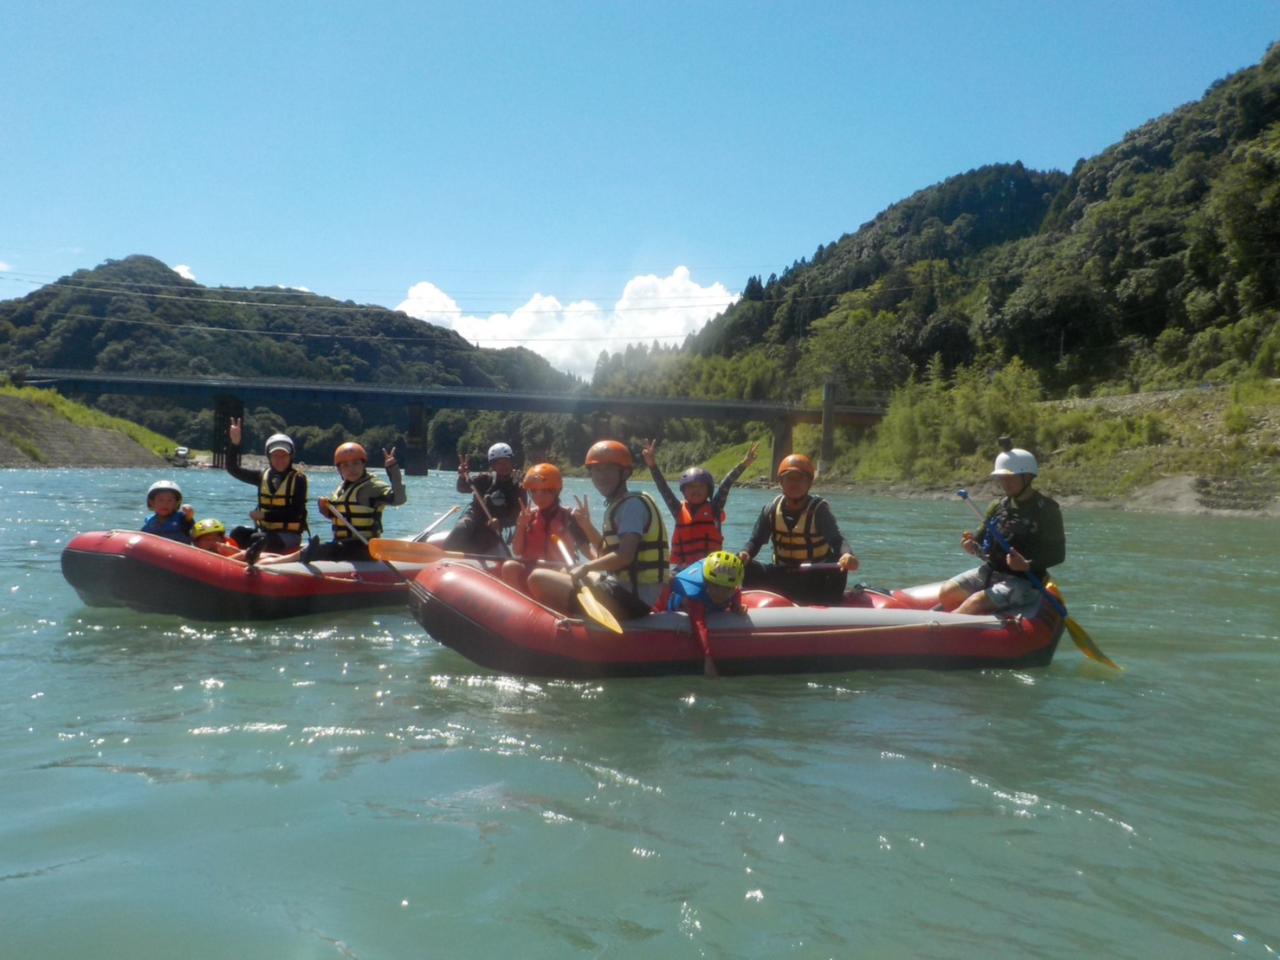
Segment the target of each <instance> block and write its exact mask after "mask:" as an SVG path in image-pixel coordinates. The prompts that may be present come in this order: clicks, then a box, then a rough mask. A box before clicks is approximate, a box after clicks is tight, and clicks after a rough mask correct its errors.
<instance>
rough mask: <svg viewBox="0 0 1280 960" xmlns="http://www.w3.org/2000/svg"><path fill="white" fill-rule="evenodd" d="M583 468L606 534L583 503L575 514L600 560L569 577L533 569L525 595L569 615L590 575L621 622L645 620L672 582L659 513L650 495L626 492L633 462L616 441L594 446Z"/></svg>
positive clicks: (575, 568) (590, 581)
mask: <svg viewBox="0 0 1280 960" xmlns="http://www.w3.org/2000/svg"><path fill="white" fill-rule="evenodd" d="M586 467H587V470H588V472H589V473H590V474H591V482H592V483H593V484H594V485H595V488H596V490H597V491H599V492H600V494H601V495H603V496H604V500H605V512H604V519H603V521H602V522H601V527H602V528H603V530H604V532H603V533H601V532H600V531H599V530H596V528H595V527H594V526H592V524H591V516H590V512H589V511H588V509H587V505H586V504H585V503H579V505H578V508H577V509H575V510H574V511H573V515H574V518H575V519H576V520H577V521H578V523H579V524H580V525H581V526H582V529H583V530H584V531H585V532H586V534H587V537H588V538H589V539H590V540H591V544H592V546H594V547H595V548H596V551H597V553H598V554H599V556H597V557H596V559H594V560H589V561H587V562H586V563H580V564H578V565H577V566H576V567H573V568H571V569H570V570H569V571H568V572H567V573H561V572H560V571H558V570H545V569H540V570H534V571H533V572H532V573H530V574H529V590H530V592H531V593H532V594H533V595H534V596H535V597H538V598H539V599H541V600H542V602H543V603H546V604H547V605H548V606H552V607H557V608H558V609H561V610H568V609H570V601H571V598H572V599H576V594H575V590H576V589H577V588H578V587H579V586H580V585H581V583H582V581H583V580H584V578H587V577H588V575H590V576H591V579H590V580H589V581H588V582H589V583H590V584H592V586H593V588H594V591H593V592H594V593H596V594H597V595H598V596H599V598H600V600H601V602H603V603H604V605H605V606H606V607H608V608H610V610H612V611H613V612H614V613H615V614H616V615H617V617H618V619H619V620H629V619H631V618H633V617H641V616H644V615H645V614H647V613H648V612H649V610H650V609H651V608H652V606H653V604H654V601H656V600H657V599H658V594H659V593H660V592H661V590H662V585H663V584H664V583H665V582H666V581H667V580H669V579H670V568H669V565H668V563H667V528H666V526H665V525H664V524H663V522H662V512H661V511H660V510H659V509H658V505H657V504H656V503H654V502H653V499H652V498H651V497H650V496H649V495H648V494H646V493H643V492H641V491H637V490H628V489H627V478H628V477H630V476H631V471H632V470H633V469H634V467H635V462H634V460H633V459H632V457H631V451H630V450H628V449H627V448H626V447H625V446H624V445H623V444H621V443H619V442H618V441H617V440H601V441H599V442H598V443H596V444H593V445H592V447H591V449H590V450H588V451H587V456H586ZM600 574H605V576H600Z"/></svg>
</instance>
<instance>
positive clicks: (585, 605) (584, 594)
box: [551, 534, 622, 633]
mask: <svg viewBox="0 0 1280 960" xmlns="http://www.w3.org/2000/svg"><path fill="white" fill-rule="evenodd" d="M551 539H552V540H553V541H555V545H556V546H557V547H559V548H560V555H561V556H562V557H564V562H565V563H567V564H569V566H570V567H572V566H573V554H572V553H570V552H569V548H568V547H566V546H565V545H564V541H563V540H561V539H560V538H559V537H557V536H556V535H555V534H552V535H551ZM577 596H578V603H579V604H581V605H582V612H583V613H585V614H586V615H587V616H588V617H590V618H591V619H592V620H594V621H595V622H596V623H598V624H600V626H602V627H604V628H606V629H608V630H612V631H613V632H614V633H621V632H622V624H620V623H619V622H618V618H617V617H615V616H614V615H613V611H612V610H610V609H609V608H608V607H606V606H605V605H604V604H603V603H601V602H600V601H599V600H598V599H597V598H596V595H595V594H594V593H592V592H591V587H589V586H588V585H587V584H585V583H584V584H582V589H580V590H579V591H578V594H577Z"/></svg>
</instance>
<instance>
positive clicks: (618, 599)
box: [569, 574, 651, 620]
mask: <svg viewBox="0 0 1280 960" xmlns="http://www.w3.org/2000/svg"><path fill="white" fill-rule="evenodd" d="M583 585H584V586H589V587H590V588H591V593H592V595H593V596H594V597H595V598H596V599H597V600H599V601H600V602H601V603H602V604H603V605H604V606H605V608H606V609H608V611H609V612H610V613H612V614H613V615H614V616H615V617H617V618H618V619H619V620H634V619H635V618H636V617H643V616H646V615H648V614H649V613H650V611H651V608H650V606H649V604H647V603H645V602H644V601H643V600H641V599H640V598H639V597H638V596H636V595H635V593H634V592H633V591H632V589H631V588H630V587H629V586H627V585H626V584H625V583H623V582H622V581H621V580H619V579H618V578H617V577H612V576H609V575H608V574H605V575H604V576H601V577H597V578H595V579H593V580H590V581H583ZM569 607H570V610H571V611H572V612H573V613H583V612H584V611H583V609H582V605H581V604H580V603H579V602H578V590H577V589H576V588H575V589H574V591H573V596H572V599H571V600H570V603H569Z"/></svg>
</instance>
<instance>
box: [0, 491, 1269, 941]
mask: <svg viewBox="0 0 1280 960" xmlns="http://www.w3.org/2000/svg"><path fill="white" fill-rule="evenodd" d="M153 479H156V478H155V477H154V476H152V475H150V474H148V473H145V472H142V471H128V470H120V471H76V470H70V471H0V496H2V497H3V500H4V502H5V503H7V504H8V505H9V506H8V508H7V511H8V514H7V515H8V518H9V519H8V523H7V524H6V526H5V529H4V532H3V535H2V539H0V584H2V585H3V591H2V592H0V955H3V956H5V957H41V958H60V957H67V958H72V957H74V958H81V957H90V956H93V957H128V958H151V957H155V958H169V957H175V956H182V957H184V958H203V957H237V958H245V957H263V958H277V957H291V958H292V957H341V958H346V957H358V958H375V957H394V958H398V957H499V956H511V957H516V956H519V957H563V956H602V957H603V956H609V957H614V956H616V957H919V956H929V957H979V956H980V957H989V956H1004V957H1028V956H1031V957H1077V956H1106V957H1153V956H1160V957H1211V956H1242V957H1274V956H1275V955H1276V952H1277V951H1280V815H1278V813H1277V799H1276V798H1277V785H1278V784H1280V750H1277V748H1276V735H1277V733H1278V732H1280V730H1278V729H1277V728H1278V721H1280V708H1278V707H1277V705H1276V701H1277V693H1278V684H1277V676H1278V675H1280V626H1277V616H1278V614H1280V556H1278V551H1277V532H1278V531H1280V528H1278V527H1277V525H1276V523H1275V522H1274V521H1249V520H1243V519H1242V520H1235V519H1205V518H1197V517H1167V516H1160V517H1157V516H1142V515H1126V514H1120V513H1112V512H1106V511H1092V510H1084V509H1070V510H1067V511H1066V521H1067V533H1068V542H1069V551H1070V558H1069V561H1068V563H1067V564H1065V565H1064V566H1063V567H1061V568H1060V569H1059V571H1058V574H1059V576H1058V580H1059V582H1060V584H1061V585H1062V588H1063V590H1064V595H1065V597H1066V600H1067V603H1068V605H1069V607H1070V608H1071V612H1072V614H1073V616H1074V617H1075V619H1076V621H1077V622H1078V623H1079V624H1080V625H1081V626H1082V627H1083V628H1084V629H1086V630H1087V631H1088V632H1089V634H1090V635H1091V636H1092V637H1093V638H1094V639H1095V640H1096V641H1097V642H1098V644H1099V645H1100V646H1101V647H1102V648H1103V649H1104V650H1105V651H1106V652H1107V653H1108V654H1109V655H1110V656H1111V657H1112V658H1113V659H1115V660H1116V661H1117V662H1119V663H1121V664H1122V665H1123V666H1124V667H1125V668H1126V669H1125V671H1124V672H1123V673H1120V674H1117V673H1115V672H1113V671H1110V670H1108V669H1107V668H1105V667H1102V666H1100V665H1097V664H1094V663H1092V662H1089V661H1086V660H1085V659H1084V658H1083V657H1082V656H1081V655H1080V654H1079V652H1078V651H1077V650H1076V649H1075V647H1074V646H1073V645H1072V644H1071V642H1070V640H1069V638H1068V637H1066V636H1064V638H1063V641H1062V645H1061V647H1060V648H1059V653H1058V656H1057V659H1056V661H1055V662H1054V664H1053V665H1052V666H1051V667H1049V668H1047V669H1044V670H1037V671H1026V672H1016V671H1000V670H997V671H990V672H966V673H929V672H914V671H906V672H896V673H895V672H882V673H876V672H868V673H851V674H843V675H822V676H809V677H803V676H801V677H795V676H788V677H756V678H742V679H725V680H720V681H707V680H704V679H702V678H700V677H687V678H675V679H658V680H626V681H609V682H603V683H601V682H595V683H568V682H554V681H545V680H537V681H530V680H522V679H519V678H512V677H506V676H501V675H498V674H494V673H490V672H488V671H485V670H482V669H480V668H478V667H475V666H474V665H472V664H471V663H469V662H468V661H467V660H465V659H463V658H462V657H460V656H458V655H457V654H455V653H453V652H452V651H450V650H448V649H446V648H444V647H441V646H439V645H438V644H436V643H435V642H434V641H432V640H431V639H429V638H428V637H427V636H426V635H425V634H424V633H423V631H422V630H421V628H419V627H418V625H417V624H416V623H414V622H413V620H412V619H410V618H409V617H408V616H406V615H405V614H404V613H402V612H398V611H387V612H374V613H370V612H367V611H365V612H353V613H351V614H348V615H342V616H335V617H329V618H308V619H303V620H293V621H284V622H276V623H268V624H252V623H249V624H226V625H210V624H201V623H188V622H184V621H183V620H182V619H180V618H176V617H155V616H146V615H141V614H136V613H131V612H126V611H120V610H109V609H92V608H86V607H84V606H83V605H82V604H81V603H80V602H79V600H78V598H77V597H76V595H75V593H74V591H72V590H71V589H70V587H69V586H68V585H67V584H66V583H65V581H64V580H63V579H62V576H61V573H60V571H59V566H58V557H59V553H60V551H61V549H62V547H63V545H64V544H65V543H66V542H67V540H68V539H69V538H70V537H71V536H73V535H74V534H75V533H77V532H79V531H82V530H90V529H102V528H109V527H129V528H133V527H136V526H138V525H140V523H141V521H142V516H143V513H144V510H143V503H142V500H143V492H144V491H145V489H146V487H147V485H148V484H149V483H150V482H151V481H152V480H153ZM178 479H179V480H180V481H181V482H182V484H183V486H184V488H185V489H186V492H187V499H188V501H190V502H192V503H194V504H195V506H196V509H197V511H198V515H199V516H218V517H220V518H221V519H223V520H224V521H233V520H234V521H235V522H240V520H239V518H240V517H242V516H243V514H244V512H245V511H246V510H247V509H249V507H250V503H249V497H250V496H251V495H252V491H251V490H250V488H248V487H247V486H244V485H242V484H239V483H236V482H235V481H233V480H232V479H231V478H229V477H227V476H226V475H225V474H222V473H219V472H214V471H199V470H189V471H185V472H182V474H181V475H180V476H179V478H178ZM408 482H409V493H410V503H409V504H408V505H406V506H404V507H401V508H399V509H397V510H394V511H388V514H387V519H388V535H389V536H406V535H411V534H413V533H416V532H417V531H418V530H420V529H421V528H422V527H424V526H426V524H427V523H429V522H430V520H431V519H432V518H433V517H434V516H436V515H438V514H439V513H441V512H442V511H444V510H445V509H447V508H448V507H449V506H451V505H452V504H453V503H456V502H460V501H461V500H462V498H461V497H460V496H459V495H457V494H456V493H454V492H453V490H452V478H451V477H449V476H436V475H433V476H431V477H429V478H410V479H409V481H408ZM328 484H329V477H328V476H327V475H318V476H317V477H316V478H314V479H313V486H316V487H317V491H318V489H320V488H327V487H328ZM641 486H643V485H641ZM588 490H589V488H588V486H587V485H586V484H585V482H583V481H570V482H569V485H568V492H577V493H586V492H588ZM767 496H768V494H766V493H764V492H761V491H750V490H739V491H735V493H734V494H733V496H732V497H731V498H730V502H729V513H730V523H729V533H728V540H729V543H730V544H731V545H734V546H736V545H737V544H739V543H740V542H741V541H742V540H743V539H745V535H746V532H747V529H748V527H749V525H750V522H751V520H752V519H753V518H754V516H755V514H756V513H757V511H758V509H759V507H760V506H761V505H762V504H763V503H764V502H765V501H766V497H767ZM831 499H832V501H833V504H834V506H835V508H836V514H837V516H838V517H839V518H840V520H841V523H842V525H843V526H844V529H845V531H846V533H847V534H849V536H850V538H851V539H852V540H853V542H854V544H855V547H856V550H857V552H858V554H859V556H860V557H861V559H862V564H863V569H862V571H861V572H860V573H859V575H858V576H859V577H860V578H865V579H866V580H867V581H868V582H870V583H873V584H875V585H880V586H893V585H905V584H910V583H917V582H926V581H932V580H936V579H940V578H942V577H945V576H946V575H948V574H950V573H953V572H956V571H958V570H959V569H963V567H964V566H965V564H964V561H965V559H966V558H965V556H964V555H963V554H962V553H961V552H960V551H959V547H958V537H959V531H960V530H961V529H963V528H966V527H972V526H973V524H972V523H971V522H970V520H969V519H968V518H969V517H970V516H971V515H970V514H969V513H968V511H967V510H966V509H965V508H964V506H963V505H962V504H960V503H959V501H954V502H950V503H946V502H929V501H910V500H895V499H887V498H854V497H850V496H841V495H835V496H832V497H831ZM597 504H598V501H597ZM594 513H595V515H596V516H597V517H598V516H599V511H598V509H597V510H595V511H594ZM228 525H230V524H228Z"/></svg>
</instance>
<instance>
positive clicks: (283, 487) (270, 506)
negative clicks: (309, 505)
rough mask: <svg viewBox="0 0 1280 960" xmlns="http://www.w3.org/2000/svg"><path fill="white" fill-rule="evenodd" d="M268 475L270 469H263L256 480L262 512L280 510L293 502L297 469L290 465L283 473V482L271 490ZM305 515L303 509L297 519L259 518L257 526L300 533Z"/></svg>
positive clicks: (259, 506) (259, 505) (259, 507)
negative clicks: (260, 475)
mask: <svg viewBox="0 0 1280 960" xmlns="http://www.w3.org/2000/svg"><path fill="white" fill-rule="evenodd" d="M270 475H271V471H270V470H263V471H262V477H261V478H260V479H259V480H258V509H259V510H261V511H262V512H263V513H266V512H267V511H268V510H280V509H282V508H284V507H287V506H289V504H290V503H292V502H293V489H294V485H295V484H296V483H297V482H298V471H297V470H295V469H293V468H292V467H290V468H289V470H288V471H287V472H286V473H285V475H284V480H283V482H281V484H280V486H278V487H276V489H275V490H274V491H273V490H272V489H271V484H269V483H268V482H267V478H268V477H269V476H270ZM306 517H307V515H306V513H305V510H304V512H303V514H302V516H301V517H299V518H298V519H297V520H288V521H285V520H259V521H258V526H259V527H261V528H262V529H263V530H284V531H287V532H289V533H301V532H302V528H303V526H305V524H306Z"/></svg>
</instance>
